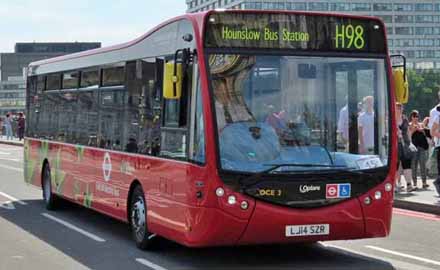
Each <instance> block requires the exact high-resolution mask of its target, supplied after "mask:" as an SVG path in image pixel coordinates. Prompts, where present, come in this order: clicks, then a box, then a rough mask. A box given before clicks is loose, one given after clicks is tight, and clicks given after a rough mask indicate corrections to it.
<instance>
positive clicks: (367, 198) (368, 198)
mask: <svg viewBox="0 0 440 270" xmlns="http://www.w3.org/2000/svg"><path fill="white" fill-rule="evenodd" d="M364 203H365V204H366V205H370V204H371V198H370V197H365V199H364Z"/></svg>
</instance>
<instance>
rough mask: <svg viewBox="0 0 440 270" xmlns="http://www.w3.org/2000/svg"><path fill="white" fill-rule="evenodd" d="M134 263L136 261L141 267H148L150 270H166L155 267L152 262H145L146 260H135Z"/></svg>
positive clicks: (158, 266)
mask: <svg viewBox="0 0 440 270" xmlns="http://www.w3.org/2000/svg"><path fill="white" fill-rule="evenodd" d="M136 261H137V262H138V263H140V264H143V265H145V266H148V267H150V268H152V269H154V270H168V269H166V268H163V267H162V266H160V265H157V264H155V263H152V262H150V261H148V260H146V259H142V258H137V259H136Z"/></svg>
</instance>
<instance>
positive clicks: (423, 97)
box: [405, 70, 440, 121]
mask: <svg viewBox="0 0 440 270" xmlns="http://www.w3.org/2000/svg"><path fill="white" fill-rule="evenodd" d="M408 83H409V100H408V104H406V105H405V113H406V114H407V115H408V114H409V113H410V112H411V111H412V110H418V111H419V113H420V121H421V120H423V118H424V117H426V116H429V111H430V110H431V109H432V108H433V107H434V106H435V105H436V104H438V103H439V100H438V97H437V92H438V91H439V90H440V73H439V72H437V71H433V70H429V71H423V72H416V71H415V70H408Z"/></svg>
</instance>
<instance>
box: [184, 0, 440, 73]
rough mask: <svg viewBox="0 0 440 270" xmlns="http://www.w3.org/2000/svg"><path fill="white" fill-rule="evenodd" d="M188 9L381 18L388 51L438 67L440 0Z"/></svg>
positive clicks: (205, 4) (191, 8) (313, 0)
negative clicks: (246, 10)
mask: <svg viewBox="0 0 440 270" xmlns="http://www.w3.org/2000/svg"><path fill="white" fill-rule="evenodd" d="M186 4H187V6H188V10H187V11H188V12H198V11H204V10H209V9H215V8H233V9H262V10H267V9H272V10H307V11H317V12H336V13H350V14H357V15H370V16H378V17H380V18H382V20H383V21H384V22H385V24H386V26H387V33H388V43H389V44H388V46H389V48H390V53H391V54H396V53H400V54H403V55H405V56H406V57H407V60H408V67H409V68H415V69H440V49H439V48H440V0H417V1H414V0H388V1H384V0H369V1H366V0H349V1H347V0H309V1H305V0H302V1H301V0H299V1H298V0H186Z"/></svg>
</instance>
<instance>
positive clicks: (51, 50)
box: [0, 42, 101, 117]
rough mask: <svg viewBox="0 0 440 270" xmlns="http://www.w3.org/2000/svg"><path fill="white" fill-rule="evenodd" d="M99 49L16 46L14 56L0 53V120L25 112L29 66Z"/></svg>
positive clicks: (70, 45) (89, 45) (86, 44)
mask: <svg viewBox="0 0 440 270" xmlns="http://www.w3.org/2000/svg"><path fill="white" fill-rule="evenodd" d="M100 47H101V43H100V42H72V43H16V44H15V50H14V52H12V53H0V117H1V116H3V115H5V114H6V113H16V112H20V111H24V108H25V90H26V81H25V76H24V68H26V67H27V66H28V65H29V63H31V62H34V61H38V60H42V59H47V58H52V57H56V56H60V55H64V54H70V53H75V52H80V51H85V50H90V49H95V48H100Z"/></svg>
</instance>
